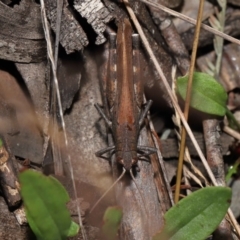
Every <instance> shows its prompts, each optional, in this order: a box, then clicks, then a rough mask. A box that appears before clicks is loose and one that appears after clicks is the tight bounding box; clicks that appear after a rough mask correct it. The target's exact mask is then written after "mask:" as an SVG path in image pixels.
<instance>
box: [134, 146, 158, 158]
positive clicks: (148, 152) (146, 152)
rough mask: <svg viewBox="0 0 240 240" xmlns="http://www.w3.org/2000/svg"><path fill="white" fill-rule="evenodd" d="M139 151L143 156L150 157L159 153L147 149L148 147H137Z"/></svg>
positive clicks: (154, 149)
mask: <svg viewBox="0 0 240 240" xmlns="http://www.w3.org/2000/svg"><path fill="white" fill-rule="evenodd" d="M137 150H138V151H139V152H142V153H141V156H149V155H151V154H153V153H156V152H157V149H156V148H153V147H146V146H138V147H137Z"/></svg>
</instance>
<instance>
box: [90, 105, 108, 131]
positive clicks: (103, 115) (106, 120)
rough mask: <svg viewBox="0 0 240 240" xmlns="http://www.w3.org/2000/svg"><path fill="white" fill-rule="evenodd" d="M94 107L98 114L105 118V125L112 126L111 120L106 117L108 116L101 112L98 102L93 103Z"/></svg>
mask: <svg viewBox="0 0 240 240" xmlns="http://www.w3.org/2000/svg"><path fill="white" fill-rule="evenodd" d="M94 106H95V108H96V109H97V110H98V112H99V114H100V115H101V117H102V118H103V119H104V120H105V122H106V123H107V125H108V126H109V127H110V128H112V122H111V121H110V120H109V119H108V117H107V116H106V114H105V113H104V112H103V110H102V108H101V107H100V106H99V104H98V103H97V104H94Z"/></svg>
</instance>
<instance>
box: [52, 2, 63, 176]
mask: <svg viewBox="0 0 240 240" xmlns="http://www.w3.org/2000/svg"><path fill="white" fill-rule="evenodd" d="M62 8H63V0H58V1H57V19H56V36H55V51H54V62H55V74H56V76H57V66H58V49H59V38H60V29H61V20H62ZM51 90H52V93H51V114H52V119H51V121H52V126H51V125H50V126H51V127H53V131H52V132H53V133H52V135H51V143H52V153H53V163H54V172H55V174H56V175H60V176H61V175H63V160H62V155H61V152H60V149H59V144H60V143H59V136H58V134H57V133H59V129H58V127H57V103H56V88H55V85H54V84H53V83H51Z"/></svg>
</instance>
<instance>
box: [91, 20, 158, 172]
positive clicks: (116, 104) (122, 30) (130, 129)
mask: <svg viewBox="0 0 240 240" xmlns="http://www.w3.org/2000/svg"><path fill="white" fill-rule="evenodd" d="M109 38H110V39H109V42H110V43H109V44H110V50H109V64H108V75H107V90H106V92H107V93H106V95H107V103H108V108H109V116H110V117H107V115H106V114H105V113H104V112H103V110H102V109H101V107H100V106H99V105H98V104H96V105H95V107H96V108H97V110H98V112H99V113H100V115H101V116H102V117H103V118H104V119H105V121H106V123H107V125H108V126H109V128H110V129H111V131H112V134H113V139H114V143H115V146H111V147H107V148H105V149H102V150H100V151H98V152H96V156H97V157H103V154H105V153H107V152H110V151H114V152H115V155H116V161H117V162H118V163H119V164H121V165H122V166H123V168H124V170H125V171H130V173H131V170H132V168H133V166H136V165H137V162H138V159H139V154H140V156H147V155H150V154H152V153H155V152H156V150H155V148H151V147H145V146H138V138H139V133H140V129H141V126H142V125H143V122H144V119H145V117H146V115H147V113H148V110H149V108H150V106H151V104H152V101H151V100H150V101H148V102H147V104H146V105H145V108H144V110H142V107H143V87H142V80H141V77H142V76H141V66H140V56H139V55H140V52H139V45H140V39H139V35H138V34H132V27H131V24H130V22H129V20H128V19H124V20H123V21H122V22H121V23H120V24H119V27H118V32H117V36H116V34H115V33H110V37H109ZM109 118H110V119H109ZM125 171H124V172H125ZM131 175H132V174H131Z"/></svg>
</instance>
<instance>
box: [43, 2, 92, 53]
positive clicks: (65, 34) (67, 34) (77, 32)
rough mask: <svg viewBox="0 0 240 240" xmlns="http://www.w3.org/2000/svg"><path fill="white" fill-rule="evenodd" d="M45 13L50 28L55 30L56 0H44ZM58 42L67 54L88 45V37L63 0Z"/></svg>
mask: <svg viewBox="0 0 240 240" xmlns="http://www.w3.org/2000/svg"><path fill="white" fill-rule="evenodd" d="M45 4H46V13H47V17H48V19H49V21H50V25H51V28H52V29H53V31H54V32H55V31H56V21H57V1H56V0H45ZM59 38H60V39H59V40H60V43H61V44H62V46H63V47H64V48H65V50H66V52H67V54H69V53H72V52H74V51H80V50H81V49H82V48H83V47H85V46H87V45H88V39H87V36H86V34H85V32H84V31H83V29H82V27H81V26H80V24H79V23H78V22H77V20H76V19H75V18H74V16H73V15H72V13H71V12H70V10H69V9H68V3H67V1H66V0H64V3H63V12H62V20H61V28H60V36H59Z"/></svg>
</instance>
